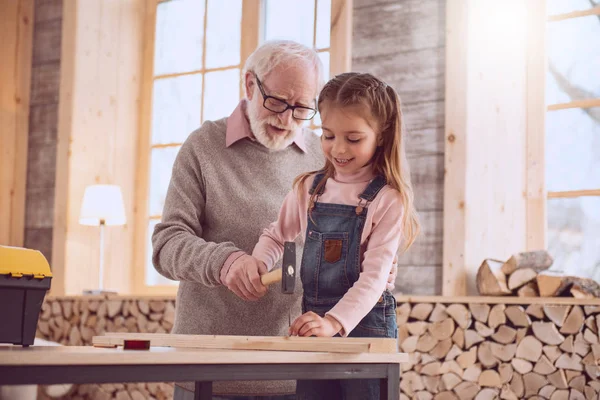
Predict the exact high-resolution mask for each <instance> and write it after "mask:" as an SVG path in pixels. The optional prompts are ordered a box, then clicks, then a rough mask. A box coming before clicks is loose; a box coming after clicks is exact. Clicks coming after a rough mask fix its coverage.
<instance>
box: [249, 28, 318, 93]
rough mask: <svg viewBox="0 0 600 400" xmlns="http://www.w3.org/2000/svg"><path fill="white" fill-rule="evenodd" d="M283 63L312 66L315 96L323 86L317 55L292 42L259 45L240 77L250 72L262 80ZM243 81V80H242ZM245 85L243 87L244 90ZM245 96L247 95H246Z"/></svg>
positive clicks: (275, 41) (282, 41)
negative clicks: (314, 79)
mask: <svg viewBox="0 0 600 400" xmlns="http://www.w3.org/2000/svg"><path fill="white" fill-rule="evenodd" d="M283 63H298V64H301V63H308V64H309V65H312V66H313V68H314V71H315V75H316V76H317V94H318V93H319V92H320V91H321V88H322V87H323V85H324V84H325V81H324V80H325V76H324V71H323V69H324V68H323V63H322V62H321V59H320V58H319V55H318V53H317V52H316V51H315V50H314V49H311V48H310V47H307V46H304V45H303V44H300V43H297V42H294V41H292V40H270V41H267V42H265V43H263V44H262V45H260V46H259V47H258V48H257V49H256V50H254V52H252V54H250V56H249V57H248V59H247V60H246V63H245V64H244V69H243V71H242V77H245V76H246V72H248V71H252V72H254V73H255V74H256V75H258V76H259V79H261V80H263V79H265V77H266V76H267V75H269V72H271V71H273V70H274V69H275V68H276V67H277V66H278V65H280V64H283ZM243 79H245V78H243ZM245 87H246V85H244V90H245ZM246 94H247V93H246Z"/></svg>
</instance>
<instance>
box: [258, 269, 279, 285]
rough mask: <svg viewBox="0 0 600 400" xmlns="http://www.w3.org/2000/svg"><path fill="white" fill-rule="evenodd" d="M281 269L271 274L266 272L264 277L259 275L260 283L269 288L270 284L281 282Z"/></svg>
mask: <svg viewBox="0 0 600 400" xmlns="http://www.w3.org/2000/svg"><path fill="white" fill-rule="evenodd" d="M281 271H282V270H281V268H277V269H274V270H273V271H271V272H267V273H266V274H264V275H261V277H260V281H261V282H262V284H263V285H265V286H269V285H270V284H272V283H275V282H279V281H281V276H282V275H281Z"/></svg>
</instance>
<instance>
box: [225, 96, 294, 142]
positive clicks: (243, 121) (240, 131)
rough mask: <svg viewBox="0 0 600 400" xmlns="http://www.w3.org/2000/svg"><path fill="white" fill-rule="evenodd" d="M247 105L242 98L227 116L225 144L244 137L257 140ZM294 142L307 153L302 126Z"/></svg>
mask: <svg viewBox="0 0 600 400" xmlns="http://www.w3.org/2000/svg"><path fill="white" fill-rule="evenodd" d="M246 105H247V100H246V99H242V100H241V101H240V102H239V103H238V106H237V107H236V108H235V110H233V112H232V113H231V115H230V116H229V118H227V132H226V133H225V146H227V147H229V146H231V145H232V144H234V143H235V142H237V141H238V140H242V139H244V138H248V139H250V140H256V139H255V138H254V134H253V133H252V130H251V129H250V122H248V117H247V116H246ZM294 143H295V144H296V146H298V147H299V148H300V150H302V151H303V152H305V153H306V145H305V143H304V134H303V132H302V128H301V127H300V128H298V129H297V130H296V136H295V137H294Z"/></svg>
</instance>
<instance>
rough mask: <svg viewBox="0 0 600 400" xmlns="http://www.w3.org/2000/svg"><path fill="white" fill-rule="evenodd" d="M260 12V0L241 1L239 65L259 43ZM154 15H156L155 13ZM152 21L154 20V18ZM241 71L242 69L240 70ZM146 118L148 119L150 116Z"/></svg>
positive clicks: (241, 92) (241, 79)
mask: <svg viewBox="0 0 600 400" xmlns="http://www.w3.org/2000/svg"><path fill="white" fill-rule="evenodd" d="M262 11H263V9H262V4H261V1H260V0H242V32H241V33H242V36H241V42H240V63H241V64H242V65H244V64H245V62H246V59H247V58H248V57H249V56H250V54H252V52H253V51H254V50H256V48H257V47H258V45H259V43H260V38H261V37H262V28H263V26H262V24H260V23H259V22H258V21H260V20H261V17H262ZM154 14H156V12H155V11H154ZM146 15H147V16H149V17H152V15H151V14H148V13H147V14H146ZM154 19H156V16H155V17H154ZM152 36H153V37H154V34H152ZM151 43H154V40H152V41H151ZM152 52H153V51H152ZM242 69H243V68H241V69H240V70H242ZM241 73H243V71H240V74H241ZM203 86H204V85H203ZM244 94H245V91H244V77H243V76H240V98H242V97H244ZM148 118H150V115H149V116H148ZM144 201H145V200H144Z"/></svg>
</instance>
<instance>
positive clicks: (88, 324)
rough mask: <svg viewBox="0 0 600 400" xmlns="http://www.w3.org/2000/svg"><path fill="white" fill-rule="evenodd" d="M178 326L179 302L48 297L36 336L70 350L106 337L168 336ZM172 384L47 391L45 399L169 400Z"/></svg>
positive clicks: (71, 387) (42, 392) (43, 390)
mask: <svg viewBox="0 0 600 400" xmlns="http://www.w3.org/2000/svg"><path fill="white" fill-rule="evenodd" d="M174 321H175V301H174V300H173V299H164V300H159V299H156V300H145V299H127V298H120V297H119V298H111V297H107V298H104V297H64V298H48V299H46V301H45V302H44V304H43V305H42V310H41V313H40V318H39V320H38V327H37V333H36V337H39V338H42V339H46V340H50V341H52V342H56V343H60V344H63V345H70V346H84V345H91V344H92V337H93V336H97V335H102V334H104V333H105V332H147V333H167V332H170V331H171V328H172V327H173V323H174ZM172 396H173V385H172V384H171V383H139V384H137V383H132V384H129V383H128V384H119V383H116V384H102V385H68V386H67V385H65V386H62V387H61V386H57V385H52V386H45V387H42V388H41V390H40V397H39V398H40V399H48V398H69V399H77V400H87V399H100V400H110V399H119V400H143V399H156V400H166V399H170V398H172Z"/></svg>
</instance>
